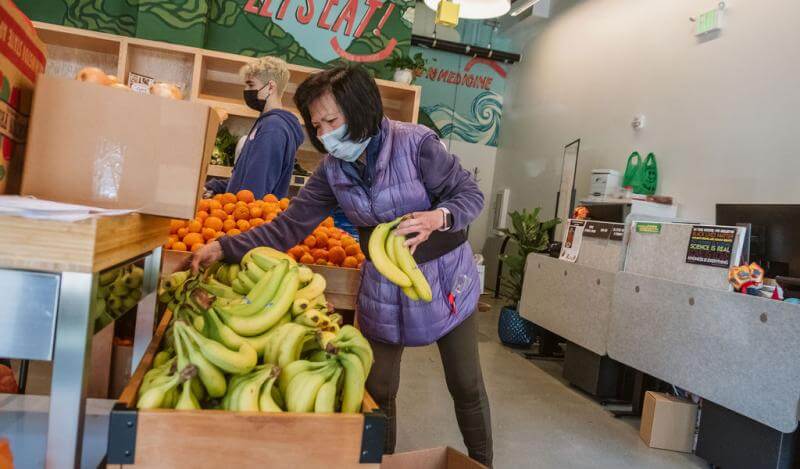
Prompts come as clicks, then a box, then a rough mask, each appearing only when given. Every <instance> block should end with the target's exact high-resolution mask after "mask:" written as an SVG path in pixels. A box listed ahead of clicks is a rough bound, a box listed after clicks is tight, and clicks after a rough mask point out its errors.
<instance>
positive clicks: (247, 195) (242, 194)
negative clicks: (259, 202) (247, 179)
mask: <svg viewBox="0 0 800 469" xmlns="http://www.w3.org/2000/svg"><path fill="white" fill-rule="evenodd" d="M236 198H237V199H239V200H241V201H242V202H252V201H254V200H256V196H254V195H253V191H249V190H247V189H242V190H240V191H239V192H237V193H236Z"/></svg>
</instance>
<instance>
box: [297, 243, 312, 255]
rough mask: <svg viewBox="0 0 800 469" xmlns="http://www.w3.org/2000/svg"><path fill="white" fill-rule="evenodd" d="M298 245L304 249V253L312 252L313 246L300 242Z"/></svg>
mask: <svg viewBox="0 0 800 469" xmlns="http://www.w3.org/2000/svg"><path fill="white" fill-rule="evenodd" d="M298 246H300V249H302V250H303V252H304V253H306V254H311V248H310V247H308V245H307V244H298Z"/></svg>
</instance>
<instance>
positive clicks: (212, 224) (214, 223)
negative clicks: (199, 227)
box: [203, 217, 223, 231]
mask: <svg viewBox="0 0 800 469" xmlns="http://www.w3.org/2000/svg"><path fill="white" fill-rule="evenodd" d="M222 225H223V222H222V219H221V218H217V217H208V218H206V221H205V222H203V226H205V227H206V228H211V229H212V230H214V231H219V230H221V229H222Z"/></svg>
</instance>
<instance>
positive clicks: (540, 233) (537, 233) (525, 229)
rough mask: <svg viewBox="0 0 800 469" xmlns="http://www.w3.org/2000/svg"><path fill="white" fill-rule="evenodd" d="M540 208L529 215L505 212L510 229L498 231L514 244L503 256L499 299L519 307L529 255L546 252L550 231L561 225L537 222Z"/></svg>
mask: <svg viewBox="0 0 800 469" xmlns="http://www.w3.org/2000/svg"><path fill="white" fill-rule="evenodd" d="M539 212H541V208H538V207H537V208H536V209H534V210H533V212H529V211H528V210H526V209H523V210H522V211H521V212H518V211H514V212H509V213H508V215H509V216H510V217H511V227H510V228H506V229H503V230H500V231H501V232H502V233H503V234H504V235H506V236H508V237H509V238H510V239H511V241H512V242H513V243H514V245H515V246H514V247H515V248H516V252H514V253H511V254H503V255H501V256H500V260H501V261H503V274H502V287H503V296H505V297H507V298H509V299H510V300H512V301H513V302H514V305H515V306H516V305H518V304H519V300H520V298H521V297H522V282H523V280H524V276H525V260H526V259H527V258H528V254H530V253H533V252H546V251H547V249H548V247H549V246H550V234H549V233H550V230H552V229H553V228H554V227H555V226H556V225H558V224H559V223H561V220H559V219H558V218H553V219H550V220H547V221H540V220H539Z"/></svg>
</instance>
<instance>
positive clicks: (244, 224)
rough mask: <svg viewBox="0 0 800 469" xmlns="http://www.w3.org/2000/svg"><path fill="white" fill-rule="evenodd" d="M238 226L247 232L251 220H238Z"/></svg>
mask: <svg viewBox="0 0 800 469" xmlns="http://www.w3.org/2000/svg"><path fill="white" fill-rule="evenodd" d="M236 227H237V228H239V229H240V230H242V232H245V231H247V230H249V229H250V222H248V221H247V220H238V221H237V222H236Z"/></svg>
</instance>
